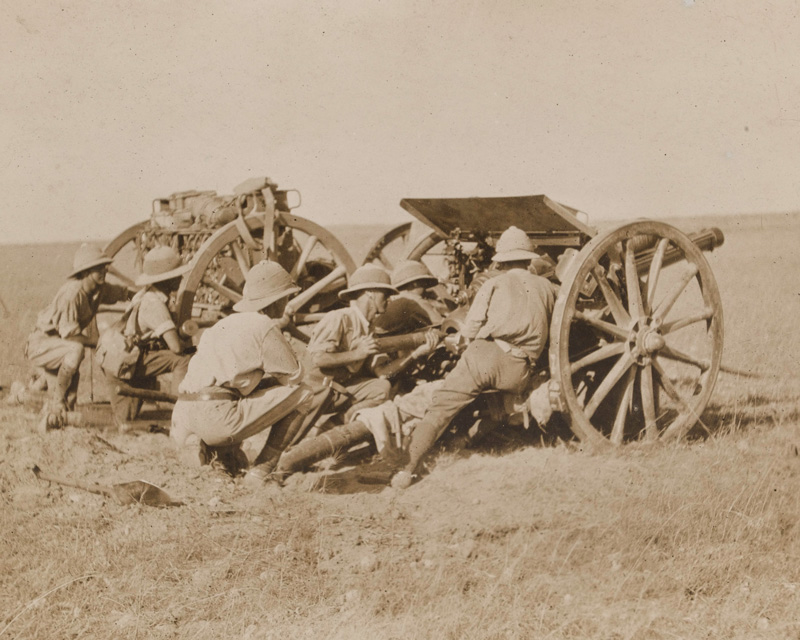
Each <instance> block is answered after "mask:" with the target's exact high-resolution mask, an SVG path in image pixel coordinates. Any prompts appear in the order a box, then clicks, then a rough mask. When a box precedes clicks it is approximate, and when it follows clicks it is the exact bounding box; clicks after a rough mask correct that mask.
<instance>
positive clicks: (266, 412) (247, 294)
mask: <svg viewBox="0 0 800 640" xmlns="http://www.w3.org/2000/svg"><path fill="white" fill-rule="evenodd" d="M297 291H299V288H298V287H297V286H295V284H294V283H293V282H292V280H291V277H290V276H289V274H288V273H287V272H286V271H285V270H284V269H283V268H282V267H281V266H280V265H278V264H276V263H274V262H267V261H263V262H259V263H258V264H257V265H255V266H254V267H253V268H252V269H251V270H250V271H249V272H248V274H247V277H246V281H245V286H244V292H243V297H242V300H240V301H239V302H237V303H236V304H235V305H234V306H233V308H234V310H235V311H237V312H238V313H234V314H232V315H230V316H228V317H226V318H223V319H222V320H220V321H219V322H218V323H217V324H215V325H214V326H213V327H211V328H209V329H207V330H206V331H205V332H204V333H203V335H202V337H201V338H200V343H199V344H198V345H197V353H196V354H195V355H194V356H192V359H191V360H190V361H189V371H188V373H187V374H186V377H185V378H184V380H183V382H182V383H181V386H180V392H181V393H180V395H179V396H178V401H177V403H176V404H175V408H174V410H173V413H172V429H171V431H170V437H171V438H172V439H173V440H174V441H175V443H176V444H177V446H178V447H180V455H181V458H182V460H183V461H184V462H186V463H188V464H192V465H201V464H207V463H208V462H210V461H211V459H212V457H213V456H214V454H215V453H216V454H217V455H219V456H221V457H226V458H228V459H230V458H231V457H234V458H237V459H238V460H239V461H240V462H243V460H242V455H241V448H240V445H241V443H242V442H243V441H244V440H245V439H246V438H249V437H250V436H253V435H255V434H257V433H260V432H261V431H263V430H264V429H267V428H268V427H271V429H270V432H269V436H268V437H267V441H266V444H265V445H264V448H263V449H262V450H261V452H260V453H259V454H258V456H257V457H256V459H255V460H254V462H253V464H252V465H251V467H250V469H249V470H248V471H247V474H246V476H245V483H246V484H248V485H251V486H255V487H261V486H264V485H266V484H268V483H273V482H274V481H275V480H277V478H276V477H275V476H274V475H273V474H272V472H273V470H274V469H275V466H276V464H277V463H278V459H279V458H280V456H281V453H282V452H283V450H284V449H285V448H286V447H288V446H289V444H290V443H291V442H292V440H293V438H294V437H295V435H296V434H297V432H298V430H299V429H300V427H301V425H302V422H303V419H304V417H305V415H306V413H307V412H308V411H309V409H310V407H311V399H312V391H311V389H310V388H309V387H308V386H307V385H306V384H304V383H303V369H302V367H301V366H300V363H299V362H298V360H297V356H296V355H295V353H294V351H293V350H292V348H291V346H290V345H289V343H288V342H287V341H286V339H285V338H284V337H283V334H282V332H281V329H280V327H279V326H278V323H277V322H276V321H275V320H273V319H272V318H280V317H282V316H283V312H284V309H285V307H286V302H287V299H288V296H290V295H292V294H293V293H296V292H297Z"/></svg>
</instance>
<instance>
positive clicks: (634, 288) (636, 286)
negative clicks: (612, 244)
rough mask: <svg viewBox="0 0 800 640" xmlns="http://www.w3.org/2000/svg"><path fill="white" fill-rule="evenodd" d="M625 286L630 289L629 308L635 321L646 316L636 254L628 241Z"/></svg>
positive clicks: (631, 243)
mask: <svg viewBox="0 0 800 640" xmlns="http://www.w3.org/2000/svg"><path fill="white" fill-rule="evenodd" d="M625 284H626V286H627V289H628V308H629V309H630V315H631V317H632V318H633V319H634V320H638V319H639V318H641V317H642V316H643V315H644V307H643V305H642V287H641V285H640V283H639V272H638V271H637V270H636V252H635V251H634V247H633V242H631V240H628V244H627V246H626V247H625Z"/></svg>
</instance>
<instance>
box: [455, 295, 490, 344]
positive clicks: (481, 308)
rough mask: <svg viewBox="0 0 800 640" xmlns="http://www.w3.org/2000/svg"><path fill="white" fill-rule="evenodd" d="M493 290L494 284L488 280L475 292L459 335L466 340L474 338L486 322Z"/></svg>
mask: <svg viewBox="0 0 800 640" xmlns="http://www.w3.org/2000/svg"><path fill="white" fill-rule="evenodd" d="M493 291H494V285H493V283H492V282H491V280H489V281H487V282H484V283H483V286H481V288H480V289H479V290H478V293H476V294H475V299H474V300H473V301H472V304H471V305H470V307H469V311H467V317H466V318H465V319H464V326H463V328H462V329H461V335H462V336H464V337H465V338H467V339H468V340H474V339H475V336H477V335H478V332H479V331H480V330H481V327H482V326H483V325H484V324H486V318H487V317H488V316H489V304H490V303H491V300H492V292H493Z"/></svg>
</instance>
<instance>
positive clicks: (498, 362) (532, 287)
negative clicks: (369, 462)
mask: <svg viewBox="0 0 800 640" xmlns="http://www.w3.org/2000/svg"><path fill="white" fill-rule="evenodd" d="M535 257H536V253H534V246H533V243H532V242H531V240H530V238H529V237H528V236H527V234H526V233H525V232H524V231H522V230H520V229H518V228H516V227H509V228H508V229H507V230H506V231H504V232H503V234H502V235H501V236H500V238H499V239H498V242H497V245H496V253H495V256H494V262H495V263H496V264H497V267H498V269H500V270H501V273H500V275H498V276H496V277H494V278H491V279H489V280H487V281H486V282H485V283H484V284H483V285H482V286H481V288H480V290H479V291H478V293H477V294H476V296H475V299H474V300H473V302H472V305H471V306H470V309H469V312H468V313H467V318H466V321H465V325H464V328H463V329H462V331H461V336H462V337H463V338H464V339H465V340H466V341H468V342H469V345H468V346H467V348H466V350H465V351H464V353H463V354H462V355H461V358H460V359H459V361H458V363H457V364H456V366H455V368H454V369H453V370H452V371H451V372H450V373H449V374H447V376H446V377H445V379H444V384H443V385H442V387H441V388H440V389H438V390H437V391H436V392H435V393H434V394H433V398H432V402H431V405H430V406H429V407H428V408H427V409H426V411H425V415H424V417H423V418H422V420H421V421H420V422H419V424H417V426H416V429H415V430H414V433H413V434H412V436H411V441H410V443H409V445H408V454H409V461H408V463H407V464H406V465H405V467H404V468H403V470H402V471H400V472H399V473H397V475H395V477H394V478H393V479H392V485H393V486H395V487H398V488H406V487H408V486H409V485H410V484H411V483H412V481H413V479H414V478H415V474H416V473H417V467H418V465H419V463H420V460H421V459H422V457H423V455H424V454H425V453H426V452H427V451H428V449H430V448H431V446H432V445H433V444H434V443H435V442H436V440H437V439H438V438H439V436H441V435H442V433H443V432H444V431H445V429H447V426H448V425H449V424H450V421H451V420H452V419H453V417H454V416H455V415H456V414H458V413H459V411H460V410H461V409H463V408H464V407H466V406H467V405H468V404H469V403H470V402H472V401H473V400H474V399H475V398H476V397H477V396H478V395H479V394H481V393H482V392H484V391H490V390H493V389H496V390H500V391H511V392H516V393H519V392H521V391H522V390H523V389H524V388H525V386H526V384H527V382H528V380H529V378H530V376H531V373H532V369H533V367H534V365H535V363H536V361H537V360H538V358H539V356H540V355H541V353H542V350H543V349H544V347H545V344H546V342H547V337H548V327H549V322H550V316H551V314H552V312H553V306H554V304H555V297H556V293H555V287H554V285H553V284H552V283H550V282H549V281H548V280H546V279H545V278H542V277H541V276H538V275H534V274H533V273H531V272H530V271H529V267H530V262H531V260H532V259H534V258H535Z"/></svg>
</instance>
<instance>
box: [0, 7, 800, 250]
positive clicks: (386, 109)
mask: <svg viewBox="0 0 800 640" xmlns="http://www.w3.org/2000/svg"><path fill="white" fill-rule="evenodd" d="M797 13H798V5H797V3H796V2H794V1H792V0H778V1H776V2H769V3H754V2H750V1H747V0H726V1H722V0H714V1H704V0H697V1H695V0H658V1H656V2H653V1H652V0H624V1H623V0H609V1H607V2H591V1H586V0H584V1H576V0H563V1H558V2H556V1H555V0H546V1H542V0H539V1H537V2H529V1H524V2H523V1H521V0H505V1H501V2H489V1H484V2H468V1H465V0H458V1H454V0H447V1H444V2H438V3H435V4H434V3H429V2H424V1H416V0H403V1H395V2H367V1H366V0H358V1H354V0H351V1H348V2H314V3H298V2H293V1H289V0H285V1H282V0H272V1H270V2H263V1H243V2H236V3H230V2H221V1H210V0H199V1H193V2H183V1H182V2H169V3H165V2H158V1H152V0H146V1H143V2H131V1H120V0H116V1H105V2H87V1H79V2H66V1H53V0H34V1H29V0H24V1H23V0H4V2H2V3H1V4H0V18H1V19H0V42H2V47H0V96H1V97H0V138H1V139H2V140H3V144H2V148H0V167H2V170H0V192H1V193H2V194H3V205H2V207H0V211H2V213H0V215H2V217H3V218H2V219H3V234H2V238H3V240H4V241H5V242H34V241H55V240H65V239H67V240H78V239H107V238H111V237H113V236H114V235H116V233H118V232H119V231H120V230H121V229H123V228H125V227H127V226H129V225H130V224H132V223H133V222H136V221H139V220H142V219H144V218H146V217H147V215H148V213H149V211H150V202H151V201H152V200H153V199H154V198H156V197H163V196H166V195H168V194H170V193H172V192H174V191H183V190H188V189H215V190H217V191H219V192H220V193H230V192H231V190H232V188H233V187H234V186H235V185H237V184H238V183H239V182H241V181H243V180H245V179H246V178H248V177H251V176H256V175H268V176H269V177H271V178H272V179H273V180H275V181H276V182H277V183H278V184H279V185H280V186H281V188H297V189H299V190H300V192H301V193H302V196H303V205H302V211H301V215H303V216H304V217H307V218H311V219H312V220H315V221H318V222H320V223H322V224H341V223H360V222H365V221H370V220H374V219H376V218H380V219H381V220H382V221H393V220H397V221H403V220H404V219H405V217H404V214H403V212H402V211H401V209H400V208H399V207H398V202H399V200H400V199H401V198H403V197H446V196H447V197H454V196H474V195H481V196H495V195H498V196H499V195H524V194H532V193H546V194H547V195H549V196H550V197H552V198H553V199H555V200H557V201H559V202H563V203H565V204H568V205H570V206H572V207H575V208H577V209H580V210H582V211H585V212H587V213H588V214H589V216H590V218H591V219H603V218H615V219H626V218H631V217H639V216H647V217H659V218H661V217H669V216H673V215H681V216H688V215H706V214H718V213H725V214H729V213H742V212H744V213H751V212H759V213H763V212H776V211H777V212H785V211H794V210H796V209H797V203H798V201H799V200H800V180H799V179H798V173H797V165H798V155H799V154H800V151H799V150H800V70H799V69H798V65H799V64H800V62H799V61H800V22H798V17H797Z"/></svg>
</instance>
